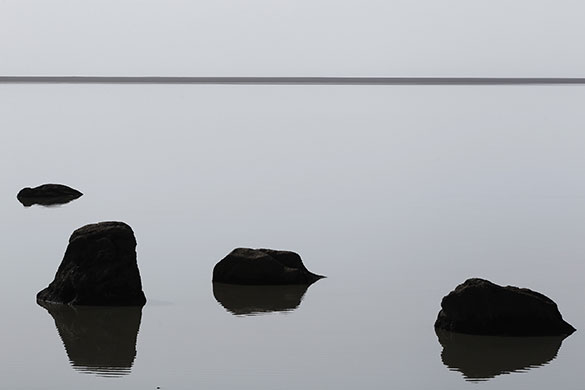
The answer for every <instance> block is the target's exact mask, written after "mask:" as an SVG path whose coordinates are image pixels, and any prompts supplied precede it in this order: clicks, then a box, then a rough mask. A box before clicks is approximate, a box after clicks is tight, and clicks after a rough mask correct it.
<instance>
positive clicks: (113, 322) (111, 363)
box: [40, 303, 142, 377]
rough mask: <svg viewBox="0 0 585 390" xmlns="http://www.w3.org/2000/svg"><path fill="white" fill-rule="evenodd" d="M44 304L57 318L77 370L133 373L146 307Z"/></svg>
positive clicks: (107, 374) (117, 373) (71, 359)
mask: <svg viewBox="0 0 585 390" xmlns="http://www.w3.org/2000/svg"><path fill="white" fill-rule="evenodd" d="M40 305H41V306H42V307H44V308H45V309H47V311H48V312H49V313H50V314H51V316H52V317H53V319H54V320H55V325H56V326H57V331H58V332H59V336H61V340H62V341H63V345H64V346H65V350H66V351H67V356H68V357H69V361H70V362H71V365H72V366H73V368H74V369H75V370H78V371H81V372H85V373H91V374H96V375H98V376H107V377H112V376H114V377H115V376H122V375H127V374H129V373H130V369H131V367H132V364H133V363H134V358H135V357H136V338H137V336H138V330H139V328H140V319H141V317H142V307H94V306H76V307H73V306H69V305H61V304H48V303H42V304H40Z"/></svg>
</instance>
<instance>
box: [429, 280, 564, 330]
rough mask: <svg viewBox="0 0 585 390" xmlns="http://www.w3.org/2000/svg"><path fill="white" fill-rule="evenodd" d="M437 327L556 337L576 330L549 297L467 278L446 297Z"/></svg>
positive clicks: (527, 290)
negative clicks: (565, 319) (564, 318)
mask: <svg viewBox="0 0 585 390" xmlns="http://www.w3.org/2000/svg"><path fill="white" fill-rule="evenodd" d="M435 327H436V328H440V329H445V330H449V331H453V332H461V333H469V334H483V335H500V336H555V335H569V334H571V333H573V332H574V331H575V328H573V327H572V326H571V325H569V324H568V323H567V322H565V321H564V320H563V318H562V316H561V313H559V310H558V308H557V305H556V304H555V303H554V302H553V301H552V300H551V299H549V298H547V297H546V296H544V295H542V294H540V293H537V292H535V291H532V290H529V289H526V288H518V287H512V286H506V287H502V286H498V285H497V284H494V283H491V282H489V281H487V280H484V279H468V280H467V281H465V283H463V284H460V285H459V286H457V288H455V290H453V291H451V292H450V293H449V295H447V296H445V297H444V298H443V300H442V301H441V311H440V312H439V315H438V317H437V321H436V322H435Z"/></svg>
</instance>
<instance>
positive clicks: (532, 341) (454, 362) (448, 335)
mask: <svg viewBox="0 0 585 390" xmlns="http://www.w3.org/2000/svg"><path fill="white" fill-rule="evenodd" d="M435 331H436V333H437V337H438V338H439V343H441V345H442V346H443V352H442V353H441V359H442V361H443V364H444V365H445V366H447V367H448V368H449V369H450V370H453V371H459V372H461V374H463V377H464V378H465V380H467V381H471V382H479V381H486V380H489V379H491V378H494V377H496V376H498V375H502V374H510V373H513V372H526V371H528V370H530V369H532V368H536V367H541V366H544V365H545V364H547V363H549V362H550V361H551V360H553V359H554V358H555V357H556V356H557V353H558V351H559V348H560V347H561V343H562V342H563V339H564V338H565V336H545V337H503V336H476V335H469V334H462V333H454V332H449V331H446V330H441V329H435Z"/></svg>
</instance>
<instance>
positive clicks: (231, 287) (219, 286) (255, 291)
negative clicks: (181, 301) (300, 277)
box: [213, 283, 309, 315]
mask: <svg viewBox="0 0 585 390" xmlns="http://www.w3.org/2000/svg"><path fill="white" fill-rule="evenodd" d="M307 288H309V286H308V285H282V286H243V285H236V284H225V283H213V295H214V296H215V299H216V300H217V302H219V304H220V305H222V306H223V307H224V308H225V309H226V310H227V311H229V312H230V313H232V314H235V315H257V314H262V313H270V312H288V311H292V310H295V309H296V308H297V307H299V305H300V304H301V301H302V299H303V296H304V295H305V292H306V291H307Z"/></svg>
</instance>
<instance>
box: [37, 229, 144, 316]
mask: <svg viewBox="0 0 585 390" xmlns="http://www.w3.org/2000/svg"><path fill="white" fill-rule="evenodd" d="M37 301H45V302H52V303H65V304H70V305H96V306H142V305H144V304H145V303H146V297H145V296H144V292H143V291H142V282H141V280H140V272H139V271H138V265H137V263H136V239H135V238H134V233H133V232H132V229H131V228H130V226H128V225H126V224H125V223H123V222H100V223H96V224H91V225H86V226H83V227H81V228H79V229H77V230H76V231H74V232H73V234H72V235H71V238H70V239H69V245H68V246H67V250H66V251H65V256H64V257H63V261H62V262H61V265H60V266H59V269H58V270H57V273H56V275H55V280H53V282H52V283H51V284H49V287H47V288H45V289H44V290H42V291H40V292H39V293H38V294H37Z"/></svg>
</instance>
